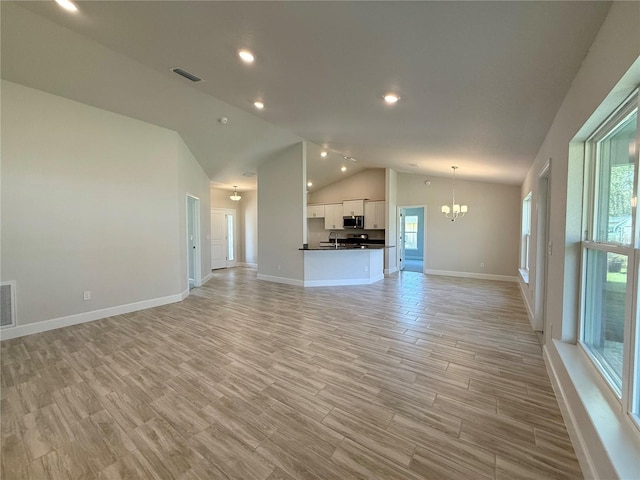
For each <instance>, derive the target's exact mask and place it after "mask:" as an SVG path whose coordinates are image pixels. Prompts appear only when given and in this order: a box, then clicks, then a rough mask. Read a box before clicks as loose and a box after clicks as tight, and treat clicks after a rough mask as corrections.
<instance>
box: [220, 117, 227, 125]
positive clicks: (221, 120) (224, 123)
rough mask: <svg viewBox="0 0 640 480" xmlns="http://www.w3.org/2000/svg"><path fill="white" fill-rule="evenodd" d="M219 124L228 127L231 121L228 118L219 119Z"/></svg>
mask: <svg viewBox="0 0 640 480" xmlns="http://www.w3.org/2000/svg"><path fill="white" fill-rule="evenodd" d="M218 122H219V123H221V124H222V125H226V124H227V123H229V119H228V118H227V117H220V118H219V119H218Z"/></svg>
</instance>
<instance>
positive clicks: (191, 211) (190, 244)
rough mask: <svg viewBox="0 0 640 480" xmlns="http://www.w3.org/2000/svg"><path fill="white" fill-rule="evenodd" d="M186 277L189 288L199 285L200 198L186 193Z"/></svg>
mask: <svg viewBox="0 0 640 480" xmlns="http://www.w3.org/2000/svg"><path fill="white" fill-rule="evenodd" d="M187 279H188V283H189V288H190V289H191V288H193V287H199V286H200V285H201V275H200V200H199V199H198V198H197V197H193V196H191V195H187Z"/></svg>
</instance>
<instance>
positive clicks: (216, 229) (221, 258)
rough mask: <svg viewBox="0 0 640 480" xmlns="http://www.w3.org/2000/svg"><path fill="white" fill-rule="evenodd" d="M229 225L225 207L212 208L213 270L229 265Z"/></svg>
mask: <svg viewBox="0 0 640 480" xmlns="http://www.w3.org/2000/svg"><path fill="white" fill-rule="evenodd" d="M226 232H227V225H226V216H225V211H224V208H214V209H212V210H211V270H215V269H216V268H226V267H227V239H226V237H227V234H226Z"/></svg>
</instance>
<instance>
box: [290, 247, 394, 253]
mask: <svg viewBox="0 0 640 480" xmlns="http://www.w3.org/2000/svg"><path fill="white" fill-rule="evenodd" d="M394 247H395V245H340V246H338V248H336V247H334V246H329V245H327V246H326V247H325V246H320V247H307V248H299V249H298V250H309V251H318V250H326V251H330V250H335V251H337V252H338V251H342V250H383V249H385V248H394Z"/></svg>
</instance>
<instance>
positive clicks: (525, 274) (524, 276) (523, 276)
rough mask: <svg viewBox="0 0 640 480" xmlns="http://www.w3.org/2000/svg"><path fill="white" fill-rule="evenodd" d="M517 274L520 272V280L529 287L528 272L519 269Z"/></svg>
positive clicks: (524, 269)
mask: <svg viewBox="0 0 640 480" xmlns="http://www.w3.org/2000/svg"><path fill="white" fill-rule="evenodd" d="M518 272H520V278H521V279H522V281H523V282H524V283H526V284H527V285H529V270H527V269H526V268H519V269H518Z"/></svg>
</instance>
